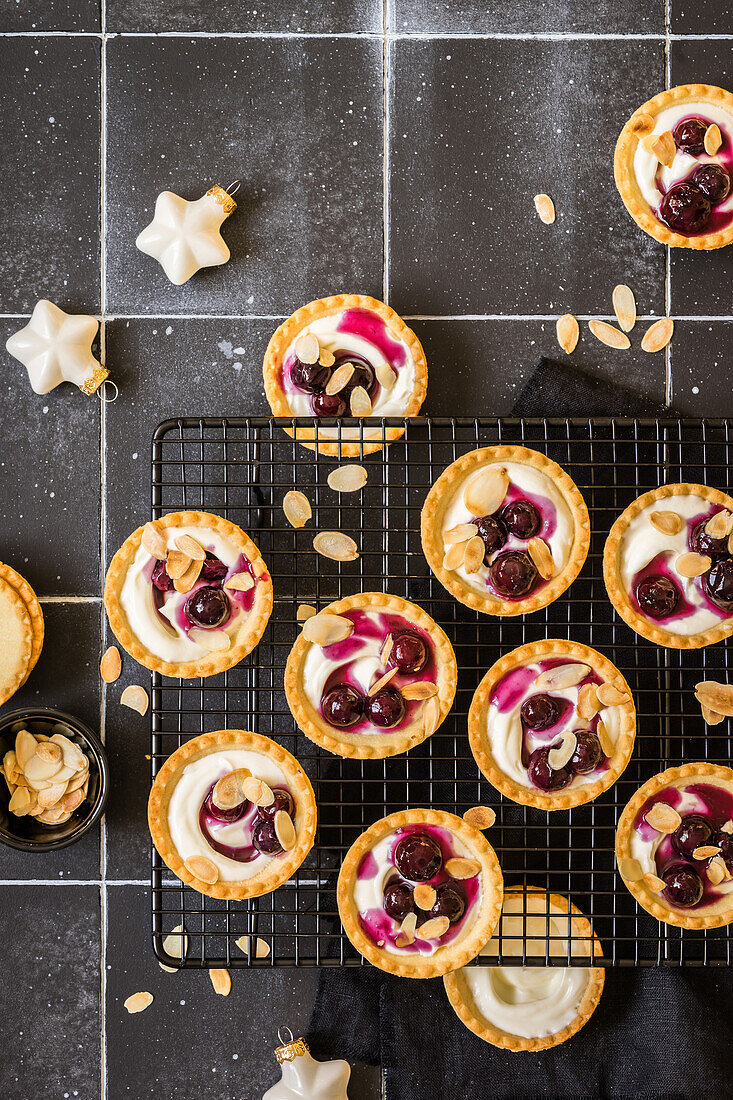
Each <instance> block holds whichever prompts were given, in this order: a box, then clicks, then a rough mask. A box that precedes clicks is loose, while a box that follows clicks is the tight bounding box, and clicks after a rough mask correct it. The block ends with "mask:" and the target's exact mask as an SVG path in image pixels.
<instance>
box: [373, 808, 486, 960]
mask: <svg viewBox="0 0 733 1100" xmlns="http://www.w3.org/2000/svg"><path fill="white" fill-rule="evenodd" d="M462 854H463V853H460V852H458V851H456V848H455V845H454V841H453V836H452V835H451V833H450V832H449V831H448V830H447V829H442V828H440V827H439V826H437V825H427V824H425V825H422V824H417V825H405V826H403V828H401V829H397V830H395V832H394V834H393V836H392V837H391V839H390V846H389V852H388V856H387V860H388V864H387V867H385V866H381V867H380V866H379V863H378V862H377V859H376V858H375V856H374V853H373V852H367V854H366V855H365V856H364V858H363V859H362V861H361V864H360V865H359V869H358V871H357V874H356V878H357V881H358V882H365V881H368V880H373V879H377V878H379V879H380V880H381V884H380V891H381V893H382V898H383V900H382V905H381V906H380V907H379V908H369V909H364V910H360V912H359V923H360V925H361V928H362V931H363V932H364V934H365V935H366V936H368V937H369V939H370V940H371V941H372V942H373V943H374V944H376V945H377V946H378V947H384V948H386V949H387V950H389V949H390V948H392V949H394V950H396V951H402V952H405V953H408V954H417V953H420V954H423V955H428V954H430V953H431V952H432V951H433V950H434V949H435V948H436V947H442V946H444V945H445V944H448V943H450V942H451V940H454V939H455V938H456V936H457V935H458V934H459V933H460V931H461V929H462V928H463V927H464V926H465V923H466V921H467V920H468V918H469V916H470V915H471V913H472V911H473V909H474V907H475V906H476V904H477V902H478V901H479V900H480V897H481V883H480V877H479V875H475V876H474V877H473V878H469V879H461V880H460V881H457V880H455V879H452V878H451V877H450V875H449V874H448V873H447V872H446V870H445V863H446V861H447V860H449V859H451V857H457V856H459V855H462ZM418 883H425V884H427V885H428V886H432V887H433V888H434V889H435V892H436V900H435V905H434V906H433V908H432V909H431V910H429V911H425V910H423V909H420V908H419V907H418V906H417V905H416V904H415V901H414V898H413V891H414V889H415V886H416V885H417V884H418ZM408 913H415V914H416V916H417V927H418V928H419V927H420V926H421V925H422V924H424V923H425V922H426V921H427V920H432V918H433V917H441V916H446V917H448V919H449V921H450V925H449V927H448V929H447V931H446V932H444V933H443V935H442V936H441V937H440V938H439V939H437V940H430V941H428V940H419V939H416V940H415V941H414V943H411V944H407V945H405V946H404V947H398V946H397V943H396V940H397V936H398V935H399V932H400V925H401V923H402V921H403V920H404V918H405V917H406V916H407V914H408Z"/></svg>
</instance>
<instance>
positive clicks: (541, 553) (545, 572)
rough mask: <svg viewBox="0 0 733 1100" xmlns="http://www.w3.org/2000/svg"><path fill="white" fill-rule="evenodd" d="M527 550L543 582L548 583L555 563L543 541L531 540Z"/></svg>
mask: <svg viewBox="0 0 733 1100" xmlns="http://www.w3.org/2000/svg"><path fill="white" fill-rule="evenodd" d="M482 541H483V540H482ZM527 550H528V552H529V556H530V558H531V559H532V561H533V562H534V564H535V567H536V569H537V572H538V573H539V575H540V576H541V577H542V579H543V581H549V580H550V578H551V577H552V575H553V573H554V572H555V562H554V561H553V560H552V551H551V550H550V547H549V546H548V545H547V543H546V542H545V541H544V539H539V538H531V539H530V540H529V542H528V543H527Z"/></svg>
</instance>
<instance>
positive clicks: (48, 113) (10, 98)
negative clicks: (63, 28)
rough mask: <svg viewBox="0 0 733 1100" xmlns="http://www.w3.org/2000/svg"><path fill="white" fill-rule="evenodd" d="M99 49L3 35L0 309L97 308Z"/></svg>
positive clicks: (93, 42)
mask: <svg viewBox="0 0 733 1100" xmlns="http://www.w3.org/2000/svg"><path fill="white" fill-rule="evenodd" d="M100 49H101V47H100V42H99V40H98V39H97V38H62V37H50V38H35V37H34V38H16V37H10V38H2V39H0V105H1V106H2V109H1V110H0V145H1V146H2V148H3V151H4V153H3V157H2V162H0V189H2V194H3V204H2V210H1V211H0V239H1V240H2V242H3V247H2V250H1V251H0V312H4V313H29V312H30V311H31V309H32V308H33V306H34V305H35V304H36V301H37V300H38V299H39V298H50V299H51V301H53V302H55V303H56V304H57V305H59V306H61V307H62V308H63V309H71V310H75V311H76V312H79V313H96V312H98V310H99V286H100V277H99V156H100V106H99V100H100V81H99V68H100Z"/></svg>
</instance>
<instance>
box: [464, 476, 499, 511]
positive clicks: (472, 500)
mask: <svg viewBox="0 0 733 1100" xmlns="http://www.w3.org/2000/svg"><path fill="white" fill-rule="evenodd" d="M508 488H509V474H508V473H507V470H506V467H505V466H485V467H484V469H483V470H479V472H478V473H477V474H475V475H474V476H473V477H472V478H471V480H470V481H469V482H468V484H467V485H466V487H465V489H464V490H463V503H464V504H465V505H466V507H467V508H468V510H469V512H471V514H472V515H474V516H489V515H492V514H493V513H494V512H495V511H496V510H497V508H498V507H499V505H500V504H501V502H502V501H503V500H504V497H505V496H506V491H507V489H508Z"/></svg>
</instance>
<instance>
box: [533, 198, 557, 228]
mask: <svg viewBox="0 0 733 1100" xmlns="http://www.w3.org/2000/svg"><path fill="white" fill-rule="evenodd" d="M534 208H535V210H536V211H537V214H538V216H539V219H540V221H541V222H542V223H543V224H544V225H552V223H553V222H554V220H555V204H554V202H553V201H552V199H551V198H550V196H549V195H545V194H540V195H535V197H534Z"/></svg>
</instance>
